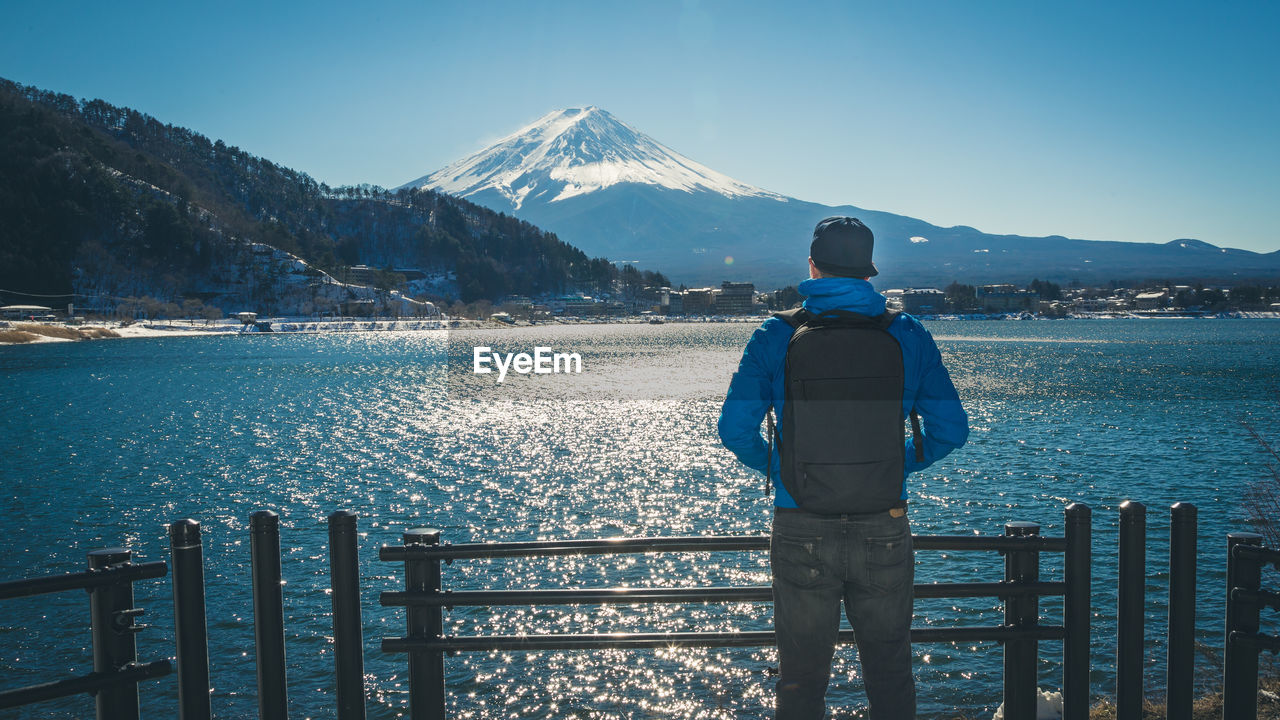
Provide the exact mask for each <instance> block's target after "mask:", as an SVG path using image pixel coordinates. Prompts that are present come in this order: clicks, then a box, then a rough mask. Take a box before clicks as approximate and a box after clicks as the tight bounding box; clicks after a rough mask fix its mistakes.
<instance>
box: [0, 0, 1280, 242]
mask: <svg viewBox="0 0 1280 720" xmlns="http://www.w3.org/2000/svg"><path fill="white" fill-rule="evenodd" d="M1278 35H1280V4H1276V3H1271V2H1235V3H1208V2H1197V3H1183V2H1177V1H1176V0H1175V1H1165V2H1151V3H1132V2H1113V1H1105V2H1095V1H1094V0H1087V1H1072V2H1056V3H1049V2H1026V1H1025V0H1019V1H1017V2H985V1H983V0H963V1H962V0H939V1H937V2H884V1H883V0H875V1H873V2H831V3H823V2H809V3H806V2H778V3H753V2H745V1H744V2H695V1H688V2H672V1H668V0H648V1H646V2H639V3H630V2H628V3H623V2H608V1H604V2H602V1H600V0H589V1H584V2H577V1H574V2H547V3H535V2H528V1H527V0H525V1H523V2H484V1H476V2H447V3H446V2H440V3H437V2H413V3H410V2H398V1H388V2H377V3H353V2H342V3H337V2H329V1H328V0H310V1H308V2H276V3H260V2H256V1H255V2H239V1H230V2H220V3H184V2H156V3H137V2H128V1H125V2H117V3H81V2H66V1H65V0H44V1H42V2H21V3H20V2H8V3H5V6H4V7H3V9H0V77H6V78H8V79H10V80H14V81H17V82H21V83H24V84H29V85H36V86H39V87H41V88H44V89H48V90H54V91H60V92H66V93H70V94H72V95H75V96H76V97H85V98H102V99H104V100H107V101H108V102H111V103H113V104H117V105H125V106H129V107H132V108H135V109H137V110H140V111H142V112H145V113H148V114H150V115H153V116H155V117H156V118H158V119H160V120H162V121H164V122H170V123H174V124H176V125H182V126H186V127H190V128H192V129H194V130H197V131H199V132H201V133H203V134H205V135H208V136H210V137H211V138H221V139H222V140H224V141H225V142H227V143H228V144H231V145H238V146H239V147H241V148H243V149H245V150H247V151H249V152H252V153H254V154H258V155H262V156H264V157H267V158H269V159H271V160H273V161H275V162H278V163H281V164H283V165H287V166H289V167H292V168H295V169H297V170H301V171H304V172H307V173H309V174H310V175H312V176H313V177H315V178H316V179H317V180H321V181H324V182H328V183H329V184H331V185H342V184H355V183H362V182H369V183H374V184H378V185H383V186H387V187H394V186H397V185H400V184H402V183H405V182H408V181H409V180H412V179H414V178H417V177H420V176H422V175H425V174H427V173H428V172H431V171H433V170H437V169H439V168H440V167H442V166H444V165H446V164H448V163H449V162H451V161H453V160H456V159H458V158H460V157H463V156H465V155H468V154H470V153H473V152H475V151H477V150H480V149H481V148H483V147H484V146H485V145H486V144H488V143H489V142H490V141H492V140H495V139H497V138H499V137H501V136H503V135H506V134H509V133H511V132H513V131H515V130H516V129H518V128H519V127H521V126H523V125H524V124H527V123H529V122H532V121H533V120H535V119H537V118H538V117H540V116H541V115H543V114H545V113H547V112H549V111H551V110H553V109H557V108H564V107H576V106H583V105H598V106H600V107H602V108H604V109H606V110H608V111H610V112H611V113H613V114H614V115H615V116H617V117H618V118H619V119H621V120H622V121H623V122H626V123H628V124H629V125H631V126H633V127H635V128H636V129H638V130H640V131H642V132H645V133H647V134H649V135H650V136H652V137H653V138H654V139H656V140H657V141H659V142H661V143H663V144H665V145H667V146H669V147H671V148H673V149H674V150H676V151H678V152H681V153H683V154H685V155H687V156H689V157H691V158H693V159H694V160H697V161H699V162H701V163H703V164H705V165H708V166H710V167H712V168H714V169H716V170H719V171H721V172H724V173H726V174H728V175H730V176H732V177H734V178H737V179H739V180H742V181H744V182H747V183H750V184H753V185H757V186H759V187H762V188H765V189H767V190H773V191H775V192H780V193H783V194H786V195H791V196H793V197H797V198H801V199H804V200H811V201H816V202H821V203H826V204H831V205H837V204H846V203H847V204H854V205H859V206H861V207H866V208H871V209H876V210H887V211H891V212H900V213H903V214H907V215H911V216H914V217H918V218H921V219H924V220H927V221H929V222H933V223H935V224H938V225H944V226H948V225H972V226H974V227H977V228H979V229H981V230H983V231H986V232H997V233H1018V234H1024V235H1049V234H1060V235H1067V236H1070V237H1080V238H1088V239H1094V240H1131V241H1143V242H1166V241H1169V240H1172V239H1175V238H1183V237H1191V238H1198V239H1201V240H1205V241H1208V242H1211V243H1214V244H1217V245H1223V246H1229V247H1241V248H1246V249H1250V250H1258V251H1267V252H1270V251H1274V250H1280V130H1278V128H1280V43H1278V42H1276V37H1277V36H1278Z"/></svg>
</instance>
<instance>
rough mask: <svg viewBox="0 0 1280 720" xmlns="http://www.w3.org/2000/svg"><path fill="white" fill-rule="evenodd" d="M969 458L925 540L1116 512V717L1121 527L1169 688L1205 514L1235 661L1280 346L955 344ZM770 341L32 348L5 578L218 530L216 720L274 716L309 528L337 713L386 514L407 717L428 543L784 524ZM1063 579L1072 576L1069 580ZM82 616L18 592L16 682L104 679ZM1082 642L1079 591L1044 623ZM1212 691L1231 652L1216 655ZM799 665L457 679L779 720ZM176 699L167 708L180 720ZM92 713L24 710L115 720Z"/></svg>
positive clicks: (1057, 328) (372, 649)
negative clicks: (730, 406) (342, 659)
mask: <svg viewBox="0 0 1280 720" xmlns="http://www.w3.org/2000/svg"><path fill="white" fill-rule="evenodd" d="M927 327H928V328H929V329H930V330H931V331H932V332H933V334H934V336H935V338H936V339H937V340H938V344H939V347H940V348H941V349H942V353H943V357H944V360H945V361H946V363H947V365H948V367H949V368H950V370H951V373H952V377H953V378H954V380H955V382H956V386H957V388H958V389H959V392H960V396H961V399H962V400H963V402H964V404H965V406H966V408H967V409H968V410H969V412H970V418H971V424H972V428H973V430H972V434H971V435H970V439H969V444H968V445H967V446H966V447H964V448H963V449H961V450H960V451H958V452H957V453H955V454H953V455H951V456H950V457H948V458H946V459H945V460H944V461H942V462H941V463H938V464H937V465H935V466H933V467H931V468H929V469H928V470H927V471H925V472H923V473H921V474H918V475H915V476H913V477H912V480H911V482H910V488H909V489H910V494H911V518H912V525H913V530H914V532H916V533H918V534H987V535H995V534H999V533H1001V532H1002V528H1003V525H1004V523H1005V522H1008V521H1012V520H1030V521H1035V522H1038V523H1040V524H1041V525H1042V528H1043V533H1044V534H1046V535H1061V534H1062V511H1063V509H1064V508H1065V507H1066V506H1067V505H1068V504H1069V503H1072V502H1083V503H1086V504H1088V505H1089V506H1090V507H1092V508H1093V510H1094V545H1093V553H1094V565H1093V573H1094V576H1093V577H1094V583H1093V601H1094V602H1093V617H1094V620H1095V624H1094V627H1093V636H1092V638H1093V639H1092V645H1093V663H1092V665H1093V672H1092V677H1091V682H1092V692H1093V694H1094V696H1095V697H1104V696H1107V695H1110V694H1111V693H1112V692H1113V691H1114V664H1115V648H1114V645H1115V627H1114V617H1115V587H1116V561H1115V557H1116V534H1117V527H1118V516H1117V507H1118V505H1119V504H1120V503H1121V502H1122V501H1124V500H1126V499H1133V500H1137V501H1141V502H1143V503H1145V504H1146V505H1147V507H1148V508H1149V515H1148V536H1149V542H1148V550H1147V552H1148V555H1147V577H1148V581H1147V600H1148V603H1147V630H1146V649H1147V651H1146V661H1145V666H1146V671H1147V686H1148V688H1149V691H1148V692H1149V695H1151V696H1153V697H1154V698H1159V697H1160V695H1162V692H1163V691H1162V688H1163V685H1164V679H1163V674H1164V670H1163V667H1164V666H1163V658H1164V652H1165V647H1164V635H1165V623H1166V615H1167V604H1166V599H1167V592H1168V590H1167V576H1168V572H1167V556H1168V525H1169V523H1168V507H1169V505H1170V504H1172V503H1174V502H1177V501H1186V502H1191V503H1195V504H1196V505H1197V506H1198V507H1199V510H1200V530H1201V534H1200V546H1199V547H1200V555H1199V567H1200V583H1199V589H1198V593H1199V594H1198V611H1197V633H1198V639H1199V640H1200V641H1202V642H1203V643H1204V644H1205V645H1207V646H1208V647H1209V648H1214V647H1217V648H1219V649H1220V648H1221V626H1222V608H1223V600H1222V596H1223V584H1224V582H1225V569H1224V561H1223V548H1224V546H1225V533H1226V532H1228V531H1229V530H1239V529H1246V525H1245V523H1244V516H1245V508H1244V503H1243V495H1244V491H1245V489H1246V487H1247V486H1248V485H1249V483H1251V482H1254V481H1256V480H1258V479H1260V478H1261V477H1263V476H1264V475H1265V474H1266V473H1267V472H1268V470H1267V466H1266V458H1265V456H1264V455H1263V452H1262V450H1261V448H1260V447H1259V446H1258V444H1257V443H1256V441H1255V440H1254V439H1253V438H1251V437H1250V435H1249V433H1248V431H1247V429H1246V425H1248V426H1251V427H1254V428H1256V429H1257V430H1258V431H1259V432H1260V433H1261V434H1262V435H1263V436H1264V437H1268V438H1270V439H1273V440H1274V439H1276V435H1277V433H1276V430H1275V428H1276V427H1277V420H1278V419H1280V388H1278V387H1277V385H1278V382H1277V378H1280V372H1278V371H1280V323H1277V322H1275V321H1266V320H1232V321H1209V320H1202V321H1190V320H1159V321H1156V320H1151V321H1128V320H1116V321H1076V322H1072V321H1059V322H1048V321H1042V322H1013V321H1009V322H961V321H950V322H931V323H928V324H927ZM753 329H754V325H750V324H667V325H659V326H653V325H612V326H609V325H582V326H550V327H535V328H507V329H501V330H467V331H458V330H455V331H451V332H448V333H446V332H416V333H368V334H343V335H306V336H301V335H299V336H264V337H252V338H249V337H190V338H187V337H179V338H159V339H131V340H119V341H98V342H83V343H59V344H52V343H51V344H45V345H38V346H26V347H3V348H0V437H2V438H3V439H4V450H3V452H0V496H3V497H4V499H5V513H4V517H5V520H4V528H3V532H2V533H0V579H14V578H20V577H35V576H42V575H47V574H54V573H62V572H67V571H71V570H78V569H80V568H81V567H83V566H84V563H85V553H86V552H87V551H89V550H92V549H95V548H99V547H108V546H119V545H124V546H127V547H129V548H131V549H132V550H133V551H134V553H135V556H136V557H137V558H138V559H140V560H167V559H168V541H167V537H166V534H165V524H166V523H168V522H171V521H173V520H177V519H181V518H185V517H191V518H195V519H198V520H200V521H201V523H202V526H203V531H204V552H205V566H206V585H207V592H208V610H207V614H208V626H209V635H210V638H209V641H210V663H211V675H212V684H213V696H212V705H213V712H214V715H215V717H223V718H249V717H256V715H257V700H256V687H255V683H256V678H255V670H254V658H253V650H252V648H253V614H252V594H251V591H250V584H249V564H250V563H249V534H248V529H247V527H248V518H249V516H250V515H251V514H252V513H253V512H254V511H257V510H261V509H272V510H275V511H277V512H279V513H280V516H281V525H282V538H281V544H282V553H283V568H284V577H285V581H286V585H285V587H284V602H285V616H286V623H287V629H286V636H287V659H288V675H289V703H290V710H291V716H292V717H298V718H307V717H333V716H334V715H335V710H334V706H335V698H334V691H333V684H334V679H333V657H332V650H333V644H332V637H331V635H332V624H331V618H330V601H329V596H328V560H327V558H328V548H327V537H328V536H327V527H326V524H325V517H326V516H327V515H328V514H329V513H330V512H332V511H334V510H339V509H349V510H352V511H355V512H356V513H358V514H359V516H360V529H361V542H360V553H361V572H362V587H361V598H362V601H363V608H362V612H363V623H364V638H365V640H364V642H365V647H364V660H365V672H366V675H367V687H368V691H369V696H370V701H369V703H368V705H369V713H368V714H369V717H371V718H394V717H401V716H404V715H405V712H406V708H407V703H408V687H407V685H406V680H405V669H406V659H405V656H404V655H399V654H385V653H383V652H382V651H381V649H380V645H379V641H380V639H381V638H382V637H393V636H400V635H402V634H403V632H404V612H403V610H402V609H397V608H386V609H384V608H381V607H379V606H378V602H377V599H378V594H379V593H380V592H382V591H384V590H397V589H402V587H403V572H402V566H397V565H396V564H394V563H383V562H380V561H378V560H377V548H378V547H379V546H380V545H383V544H395V543H397V542H398V541H399V539H400V533H401V532H402V531H403V530H405V529H407V528H410V527H420V526H431V527H436V528H440V529H441V530H442V532H443V538H444V540H445V541H447V542H472V541H489V540H530V539H550V538H596V537H611V536H633V535H634V536H641V535H643V536H655V535H698V534H743V535H759V534H763V533H765V532H767V530H768V526H769V518H770V501H769V499H767V498H766V497H765V496H764V479H763V477H762V476H761V475H760V474H759V473H756V472H754V471H751V470H748V469H746V468H744V467H742V466H740V465H739V464H738V463H737V462H736V460H735V459H734V458H733V457H732V455H730V454H729V453H728V451H726V450H724V449H723V448H722V447H721V446H720V444H719V441H718V438H717V437H716V433H715V421H716V417H717V415H718V412H719V407H720V402H721V400H722V399H723V396H724V390H725V388H726V387H727V384H728V381H729V377H730V375H731V374H732V372H733V370H734V369H735V367H736V365H737V361H738V358H739V357H740V354H741V348H742V346H743V345H744V344H745V342H746V340H747V338H748V337H749V336H750V333H751V331H752V330H753ZM475 346H490V347H492V348H493V349H494V350H495V351H501V352H531V351H532V350H533V348H534V347H536V346H548V347H552V348H554V349H556V350H558V351H562V352H576V353H579V354H580V355H581V357H582V360H583V372H582V373H581V374H580V375H517V374H516V373H514V372H512V373H510V374H508V375H507V377H506V380H505V382H503V383H501V384H498V383H497V382H496V375H475V374H473V373H472V372H471V353H472V348H473V347H475ZM916 562H917V582H933V581H938V582H950V581H993V580H999V579H1002V577H1003V565H1002V560H1001V558H1000V557H999V556H998V555H995V554H992V553H940V552H924V551H921V552H918V553H917V555H916ZM1061 569H1062V568H1061V557H1060V556H1058V557H1054V556H1052V555H1046V556H1044V558H1043V559H1042V570H1041V572H1042V577H1045V578H1048V579H1060V578H1061ZM768 581H769V568H768V562H767V556H766V554H765V553H669V554H661V555H649V556H604V557H553V558H541V559H521V560H494V561H458V562H455V563H453V564H452V565H449V566H446V567H445V568H444V584H445V587H446V588H451V589H455V590H456V589H482V588H495V589H496V588H544V587H602V586H620V585H629V586H635V587H641V586H672V587H676V586H680V587H685V586H700V585H761V584H767V583H768ZM135 587H136V593H137V599H138V604H139V605H140V606H142V607H145V608H147V615H146V616H145V618H143V619H142V622H147V623H149V624H151V625H152V627H151V628H150V629H148V630H146V631H144V632H143V633H141V635H139V637H138V644H139V655H140V658H141V659H142V660H144V661H145V660H154V659H158V658H160V657H168V656H171V655H172V654H173V639H172V638H173V630H172V627H173V620H172V599H171V591H170V586H169V579H168V578H163V579H159V580H151V581H142V582H139V583H137V584H136V586H135ZM87 606H88V603H87V599H86V596H85V594H84V593H83V592H82V591H77V592H69V593H60V594H56V595H48V596H42V597H39V598H25V599H19V600H10V601H6V602H5V603H4V606H3V607H4V614H3V616H2V617H0V671H2V674H3V677H4V678H5V681H4V685H3V686H0V687H3V688H13V687H18V686H21V685H27V684H33V683H37V682H44V681H47V680H50V679H55V678H61V677H67V676H72V675H80V674H84V673H86V672H88V671H89V670H91V669H92V659H91V653H90V652H89V632H88V612H87ZM1042 608H1043V610H1042V622H1046V623H1055V624H1056V623H1059V622H1061V612H1062V602H1061V599H1060V598H1058V599H1054V598H1049V599H1045V600H1044V601H1042ZM1001 620H1002V612H1001V606H1000V604H999V603H998V601H996V600H995V599H990V600H945V599H934V600H918V601H917V602H916V621H915V624H916V626H918V627H925V626H933V627H950V626H960V625H993V624H998V623H999V622H1001ZM770 627H771V617H770V608H769V606H768V605H767V604H759V603H738V604H703V603H687V604H684V605H652V606H644V605H635V606H626V605H617V606H553V607H537V608H521V607H495V608H465V609H463V608H459V609H454V610H450V611H446V614H445V628H446V632H447V633H454V634H480V633H485V634H489V633H495V634H504V635H508V634H519V633H529V634H534V633H575V632H609V631H624V630H625V631H677V630H679V631H683V630H739V629H741V630H766V629H769V628H770ZM914 651H915V655H916V658H917V661H916V665H915V667H916V673H917V679H918V692H919V695H920V701H921V717H929V718H952V717H975V718H976V717H989V716H990V714H991V712H993V711H994V710H995V707H996V706H997V705H998V704H999V703H1000V695H1001V690H1002V685H1001V659H1002V652H1001V648H1000V646H999V645H998V644H996V643H973V644H961V645H952V644H930V645H923V644H922V645H916V646H915V647H914ZM1061 651H1062V648H1061V643H1060V642H1044V643H1041V647H1040V656H1041V659H1040V685H1041V686H1042V687H1043V688H1045V689H1052V690H1057V689H1061ZM1197 663H1198V666H1199V667H1198V670H1199V672H1200V675H1201V679H1202V681H1204V682H1208V681H1212V680H1213V675H1214V674H1215V673H1216V672H1217V669H1216V667H1215V665H1214V663H1215V658H1213V657H1211V656H1210V655H1209V654H1207V653H1206V654H1201V655H1199V656H1198V657H1197ZM774 665H776V658H775V654H774V652H773V651H772V650H771V649H750V648H748V649H705V650H699V649H667V650H642V651H620V650H616V651H605V652H587V651H573V652H537V653H462V654H458V655H455V656H451V657H448V658H447V659H446V673H447V677H446V682H447V686H448V693H449V696H448V712H449V714H450V716H451V717H464V718H467V717H470V718H524V717H554V718H563V717H581V718H587V717H591V718H649V717H654V718H668V717H669V718H765V717H770V715H771V711H770V708H771V703H772V683H773V678H772V677H771V676H770V675H769V673H768V670H769V668H770V667H771V666H774ZM859 678H860V669H859V667H858V665H857V662H856V655H855V653H854V651H853V649H852V648H842V649H840V650H839V651H838V652H837V656H836V662H835V667H834V672H833V676H832V689H831V692H830V694H829V696H828V698H829V704H830V705H831V707H832V708H833V715H834V716H835V717H865V716H866V711H865V697H864V695H863V694H862V690H861V685H860V679H859ZM176 697H177V690H176V683H175V682H174V679H173V677H168V678H164V679H160V680H155V681H148V682H146V683H144V684H143V686H142V705H143V712H144V714H145V715H146V716H149V717H171V716H172V715H173V713H174V708H175V707H176ZM92 702H93V701H92V699H91V698H89V697H88V696H84V697H78V698H68V699H63V700H59V701H53V702H49V703H43V704H39V705H33V706H30V707H28V708H26V709H25V710H23V711H21V712H19V713H17V714H16V715H15V717H21V718H63V717H77V716H87V715H90V714H91V713H92V707H93V704H92Z"/></svg>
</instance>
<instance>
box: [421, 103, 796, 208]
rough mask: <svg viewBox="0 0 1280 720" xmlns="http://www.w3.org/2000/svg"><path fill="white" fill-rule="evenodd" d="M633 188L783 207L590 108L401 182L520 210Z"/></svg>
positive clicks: (551, 116) (546, 120) (561, 114)
mask: <svg viewBox="0 0 1280 720" xmlns="http://www.w3.org/2000/svg"><path fill="white" fill-rule="evenodd" d="M622 183H634V184H639V185H652V186H656V187H662V188H667V189H670V190H682V191H686V192H696V191H708V192H713V193H717V194H720V195H723V196H725V197H759V198H772V199H776V200H783V199H784V198H783V197H782V196H781V195H777V194H775V193H771V192H766V191H764V190H761V189H759V188H755V187H752V186H750V185H747V184H746V183H742V182H739V181H737V180H734V179H733V178H731V177H729V176H727V175H724V174H722V173H718V172H716V171H715V170H712V169H711V168H709V167H707V166H705V165H702V164H700V163H696V162H694V161H693V160H690V159H689V158H687V157H685V156H683V155H681V154H680V153H678V152H676V151H674V150H672V149H671V148H668V147H666V146H665V145H662V144H661V143H658V142H656V141H655V140H654V139H653V138H651V137H649V136H648V135H645V134H644V133H642V132H639V131H637V130H635V129H634V128H632V127H630V126H628V125H627V124H626V123H624V122H622V121H620V120H618V119H617V118H616V117H614V116H613V115H610V114H609V113H608V112H606V111H604V110H601V109H600V108H598V107H596V106H594V105H591V106H588V107H585V108H570V109H568V110H556V111H554V112H550V113H548V114H546V115H544V116H543V117H542V118H541V119H539V120H538V121H537V122H535V123H533V124H532V125H529V126H528V127H525V128H521V129H520V130H519V131H517V132H515V133H513V134H511V135H508V136H507V137H505V138H502V139H501V140H499V141H498V142H496V143H494V144H493V145H492V146H490V147H488V148H486V149H485V150H482V151H480V152H478V153H476V154H475V155H472V156H471V157H468V158H464V159H462V160H459V161H457V162H455V163H453V164H452V165H449V166H448V167H445V168H443V169H441V170H437V171H436V172H433V173H431V174H430V175H427V176H425V177H421V178H418V179H417V180H414V181H413V182H410V183H406V184H405V185H404V186H403V187H414V188H427V189H434V190H440V191H443V192H447V193H449V194H451V195H458V196H461V197H470V196H472V195H479V194H481V193H484V191H486V190H492V191H494V192H496V193H497V194H498V195H500V196H501V197H503V198H506V200H507V201H508V202H509V203H510V206H511V210H513V211H518V210H520V209H521V208H522V207H524V206H525V205H526V203H529V204H533V203H554V202H559V201H563V200H567V199H569V198H573V197H578V196H581V195H586V194H588V193H592V192H596V191H598V190H603V189H605V188H608V187H610V186H613V185H618V184H622Z"/></svg>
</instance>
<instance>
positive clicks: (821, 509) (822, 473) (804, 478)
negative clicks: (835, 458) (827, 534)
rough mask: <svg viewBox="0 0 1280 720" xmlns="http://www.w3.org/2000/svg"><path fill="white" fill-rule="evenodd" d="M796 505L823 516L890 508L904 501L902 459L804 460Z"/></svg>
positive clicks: (797, 481)
mask: <svg viewBox="0 0 1280 720" xmlns="http://www.w3.org/2000/svg"><path fill="white" fill-rule="evenodd" d="M799 471H800V472H799V473H798V477H797V478H796V493H795V495H796V497H795V500H796V504H798V505H800V507H802V508H804V509H805V510H808V511H809V512H814V513H819V514H823V515H839V514H842V513H866V512H877V511H880V510H888V509H889V508H891V507H893V506H894V505H897V504H898V503H899V502H900V501H901V500H902V462H901V460H898V459H896V458H889V459H884V460H872V461H870V462H860V463H801V464H800V467H799Z"/></svg>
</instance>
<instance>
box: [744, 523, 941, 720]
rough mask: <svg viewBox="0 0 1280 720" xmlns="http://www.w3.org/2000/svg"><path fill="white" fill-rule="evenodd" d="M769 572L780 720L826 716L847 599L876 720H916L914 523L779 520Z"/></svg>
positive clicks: (776, 714)
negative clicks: (834, 657) (834, 660)
mask: <svg viewBox="0 0 1280 720" xmlns="http://www.w3.org/2000/svg"><path fill="white" fill-rule="evenodd" d="M769 562H770V564H771V566H772V569H773V618H774V619H773V622H774V629H775V631H776V633H777V636H778V665H779V668H778V670H779V678H778V684H777V710H776V712H775V717H776V718H777V720H809V719H810V718H812V719H813V720H819V719H820V718H822V716H823V714H824V713H825V712H826V694H827V684H828V682H829V681H830V679H831V657H832V654H833V653H834V650H835V642H836V633H837V632H838V631H839V628H840V600H841V599H842V598H843V599H844V609H845V614H846V615H847V616H848V618H849V624H850V625H851V626H852V627H853V632H854V637H855V640H856V642H857V646H858V660H859V661H860V662H861V665H862V677H863V681H864V685H865V688H866V692H867V701H868V702H869V704H870V708H871V719H872V720H903V719H906V718H914V717H915V712H916V692H915V678H914V677H912V675H911V614H912V608H911V604H912V600H913V590H912V583H913V582H914V578H915V560H914V556H913V554H912V551H911V527H910V524H909V523H908V522H907V518H906V517H905V516H903V517H900V518H894V517H891V516H890V515H889V513H887V512H884V513H878V514H875V515H839V516H823V515H813V514H810V513H806V512H799V511H783V510H775V511H774V517H773V537H772V540H771V543H770V549H769Z"/></svg>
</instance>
